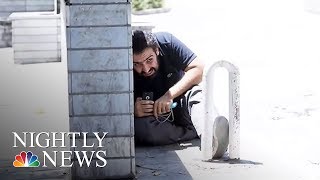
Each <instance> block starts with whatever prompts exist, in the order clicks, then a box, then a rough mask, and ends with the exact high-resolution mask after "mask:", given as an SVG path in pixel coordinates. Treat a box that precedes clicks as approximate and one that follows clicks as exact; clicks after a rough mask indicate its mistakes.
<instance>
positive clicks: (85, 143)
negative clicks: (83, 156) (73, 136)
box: [82, 132, 94, 148]
mask: <svg viewBox="0 0 320 180" xmlns="http://www.w3.org/2000/svg"><path fill="white" fill-rule="evenodd" d="M82 134H83V146H82V147H85V148H87V147H93V146H94V143H93V144H92V145H91V146H88V145H87V134H88V133H87V132H82Z"/></svg>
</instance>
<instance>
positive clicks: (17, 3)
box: [0, 0, 54, 17]
mask: <svg viewBox="0 0 320 180" xmlns="http://www.w3.org/2000/svg"><path fill="white" fill-rule="evenodd" d="M53 10H54V0H1V1H0V17H8V16H9V15H10V14H11V13H12V12H34V11H53Z"/></svg>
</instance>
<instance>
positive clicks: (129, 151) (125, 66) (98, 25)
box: [67, 0, 135, 179]
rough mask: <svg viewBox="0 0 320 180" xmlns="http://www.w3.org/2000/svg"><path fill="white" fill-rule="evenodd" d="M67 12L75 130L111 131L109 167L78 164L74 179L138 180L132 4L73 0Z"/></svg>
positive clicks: (106, 142)
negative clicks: (136, 178)
mask: <svg viewBox="0 0 320 180" xmlns="http://www.w3.org/2000/svg"><path fill="white" fill-rule="evenodd" d="M67 9H68V13H67V19H68V22H67V24H68V25H67V45H68V74H69V76H68V78H69V80H68V82H69V83H68V84H69V108H70V109H69V111H70V113H69V114H70V131H71V132H108V135H107V138H105V140H104V142H103V144H104V145H105V147H104V148H99V150H106V152H107V162H108V164H107V166H105V167H104V168H98V167H95V166H91V167H89V168H88V167H82V168H80V167H79V166H77V162H76V161H75V162H74V165H73V168H72V173H73V178H74V179H117V178H133V177H134V175H135V153H134V139H133V137H134V136H133V135H134V126H133V122H134V119H133V73H132V61H131V58H132V49H131V46H132V45H131V25H130V24H131V18H130V17H131V4H130V1H129V0H70V1H69V2H68V8H67ZM79 141H81V140H80V139H79ZM89 141H91V142H92V141H95V137H91V140H89ZM89 143H90V142H89ZM92 149H95V150H96V149H97V147H94V148H92ZM74 150H81V148H76V149H74ZM85 150H86V151H90V148H89V149H88V148H85Z"/></svg>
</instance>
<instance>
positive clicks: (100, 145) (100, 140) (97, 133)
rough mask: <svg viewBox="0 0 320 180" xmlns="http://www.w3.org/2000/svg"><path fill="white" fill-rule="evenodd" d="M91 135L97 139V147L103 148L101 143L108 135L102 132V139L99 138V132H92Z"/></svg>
mask: <svg viewBox="0 0 320 180" xmlns="http://www.w3.org/2000/svg"><path fill="white" fill-rule="evenodd" d="M93 134H94V135H95V136H96V137H97V139H98V141H99V147H103V146H102V141H103V139H104V137H105V136H106V135H107V134H108V132H103V136H102V138H100V136H99V132H93Z"/></svg>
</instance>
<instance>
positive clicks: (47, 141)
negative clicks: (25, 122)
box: [36, 132, 50, 148]
mask: <svg viewBox="0 0 320 180" xmlns="http://www.w3.org/2000/svg"><path fill="white" fill-rule="evenodd" d="M42 134H45V135H47V136H48V139H45V141H46V145H45V146H42V145H41V144H40V143H39V138H40V136H41V135H42ZM49 137H50V136H49V133H47V132H40V133H39V134H38V135H37V136H36V144H37V146H38V147H41V148H47V147H49V146H50V139H49Z"/></svg>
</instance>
